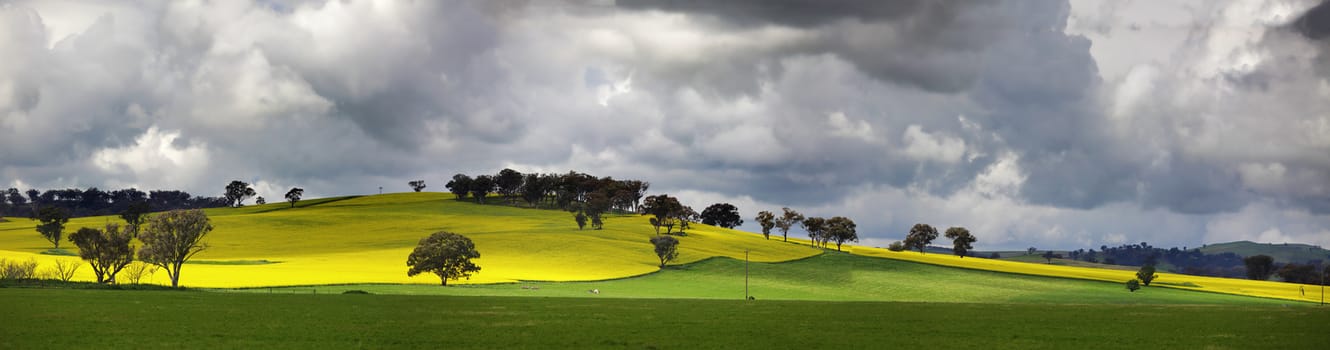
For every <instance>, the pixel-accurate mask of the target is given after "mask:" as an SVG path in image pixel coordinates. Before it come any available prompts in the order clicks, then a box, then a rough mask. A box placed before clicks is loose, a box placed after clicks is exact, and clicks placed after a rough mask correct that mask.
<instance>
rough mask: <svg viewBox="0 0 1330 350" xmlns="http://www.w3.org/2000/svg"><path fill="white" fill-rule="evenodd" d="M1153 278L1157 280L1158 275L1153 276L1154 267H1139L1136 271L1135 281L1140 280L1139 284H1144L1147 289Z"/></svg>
mask: <svg viewBox="0 0 1330 350" xmlns="http://www.w3.org/2000/svg"><path fill="white" fill-rule="evenodd" d="M1155 278H1159V275H1156V274H1155V266H1154V265H1145V266H1141V269H1140V270H1137V271H1136V279H1139V280H1141V284H1144V285H1145V286H1146V287H1149V286H1150V282H1151V281H1154V280H1155Z"/></svg>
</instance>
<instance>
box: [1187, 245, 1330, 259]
mask: <svg viewBox="0 0 1330 350" xmlns="http://www.w3.org/2000/svg"><path fill="white" fill-rule="evenodd" d="M1196 249H1198V250H1200V251H1201V252H1202V253H1206V254H1221V253H1233V254H1237V255H1238V256H1241V257H1244V258H1245V257H1248V256H1253V255H1269V256H1270V257H1271V258H1274V259H1275V262H1276V263H1298V264H1302V263H1306V262H1308V261H1314V260H1320V261H1330V250H1326V249H1324V248H1321V247H1317V246H1313V245H1307V244H1297V243H1256V242H1251V241H1237V242H1228V243H1217V244H1207V245H1205V246H1204V247H1201V248H1196Z"/></svg>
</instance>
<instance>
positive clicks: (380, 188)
mask: <svg viewBox="0 0 1330 350" xmlns="http://www.w3.org/2000/svg"><path fill="white" fill-rule="evenodd" d="M379 194H383V186H379Z"/></svg>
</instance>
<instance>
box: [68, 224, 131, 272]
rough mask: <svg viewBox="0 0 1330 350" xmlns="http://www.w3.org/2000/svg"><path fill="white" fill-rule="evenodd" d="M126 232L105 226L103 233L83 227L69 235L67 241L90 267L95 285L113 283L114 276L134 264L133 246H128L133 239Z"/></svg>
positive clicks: (116, 227) (113, 225)
mask: <svg viewBox="0 0 1330 350" xmlns="http://www.w3.org/2000/svg"><path fill="white" fill-rule="evenodd" d="M128 231H129V230H125V231H120V226H119V225H116V224H106V230H105V231H103V230H98V229H95V228H87V227H84V228H81V229H79V230H78V231H75V232H74V233H72V234H70V235H69V241H70V242H74V245H75V246H78V247H79V257H80V258H83V260H87V261H88V264H89V265H92V273H93V274H95V275H97V283H103V282H105V283H114V282H115V275H116V274H117V273H120V270H121V269H124V268H125V266H127V265H129V263H131V262H134V246H133V245H130V244H129V242H130V240H132V239H133V237H131V236H130V234H129V232H128Z"/></svg>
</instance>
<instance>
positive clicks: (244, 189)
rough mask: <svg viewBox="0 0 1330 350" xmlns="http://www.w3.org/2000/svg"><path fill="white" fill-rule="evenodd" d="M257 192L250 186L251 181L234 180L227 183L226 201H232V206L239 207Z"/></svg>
mask: <svg viewBox="0 0 1330 350" xmlns="http://www.w3.org/2000/svg"><path fill="white" fill-rule="evenodd" d="M256 194H258V193H256V192H254V188H253V187H249V183H246V182H244V181H240V180H234V181H231V183H229V184H227V185H226V195H225V197H226V201H227V203H230V204H231V206H233V207H239V206H241V205H243V204H244V203H245V199H248V198H249V197H253V196H254V195H256Z"/></svg>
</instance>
